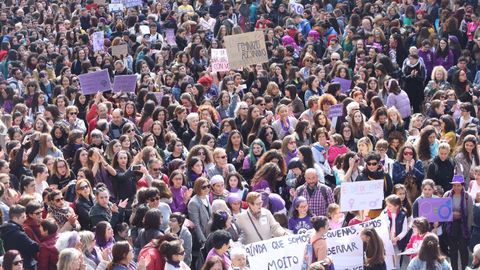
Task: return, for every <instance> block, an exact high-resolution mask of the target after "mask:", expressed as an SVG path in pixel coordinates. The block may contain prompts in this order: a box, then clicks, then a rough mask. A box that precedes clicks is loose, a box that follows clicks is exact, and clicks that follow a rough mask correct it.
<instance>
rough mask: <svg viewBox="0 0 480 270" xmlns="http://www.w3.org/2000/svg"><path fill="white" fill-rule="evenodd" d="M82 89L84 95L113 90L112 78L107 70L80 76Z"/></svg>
mask: <svg viewBox="0 0 480 270" xmlns="http://www.w3.org/2000/svg"><path fill="white" fill-rule="evenodd" d="M78 79H79V81H80V87H81V89H82V93H83V94H84V95H91V94H96V93H97V92H105V91H109V90H111V89H112V85H111V83H110V76H109V75H108V71H107V70H106V69H103V70H99V71H95V72H91V73H86V74H80V75H78Z"/></svg>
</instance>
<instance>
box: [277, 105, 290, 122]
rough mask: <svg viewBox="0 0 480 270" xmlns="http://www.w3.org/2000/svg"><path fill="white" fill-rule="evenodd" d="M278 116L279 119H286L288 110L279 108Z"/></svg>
mask: <svg viewBox="0 0 480 270" xmlns="http://www.w3.org/2000/svg"><path fill="white" fill-rule="evenodd" d="M278 115H279V116H280V118H283V119H285V118H287V117H288V109H287V108H286V107H284V108H281V109H280V110H279V111H278Z"/></svg>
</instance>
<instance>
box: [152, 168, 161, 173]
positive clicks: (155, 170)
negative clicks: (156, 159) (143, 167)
mask: <svg viewBox="0 0 480 270" xmlns="http://www.w3.org/2000/svg"><path fill="white" fill-rule="evenodd" d="M160 169H161V168H152V171H154V172H158V171H160Z"/></svg>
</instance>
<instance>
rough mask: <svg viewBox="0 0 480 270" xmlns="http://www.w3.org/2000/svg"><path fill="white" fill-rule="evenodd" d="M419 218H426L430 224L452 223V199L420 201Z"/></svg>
mask: <svg viewBox="0 0 480 270" xmlns="http://www.w3.org/2000/svg"><path fill="white" fill-rule="evenodd" d="M418 216H422V217H425V218H426V219H428V221H429V222H437V221H439V222H444V221H452V220H453V211H452V198H428V199H420V200H419V203H418Z"/></svg>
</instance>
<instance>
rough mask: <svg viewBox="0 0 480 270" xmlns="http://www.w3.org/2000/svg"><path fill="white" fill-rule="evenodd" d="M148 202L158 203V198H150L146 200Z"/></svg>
mask: <svg viewBox="0 0 480 270" xmlns="http://www.w3.org/2000/svg"><path fill="white" fill-rule="evenodd" d="M148 200H149V201H150V202H154V201H160V197H158V196H157V197H153V198H150V199H148Z"/></svg>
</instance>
